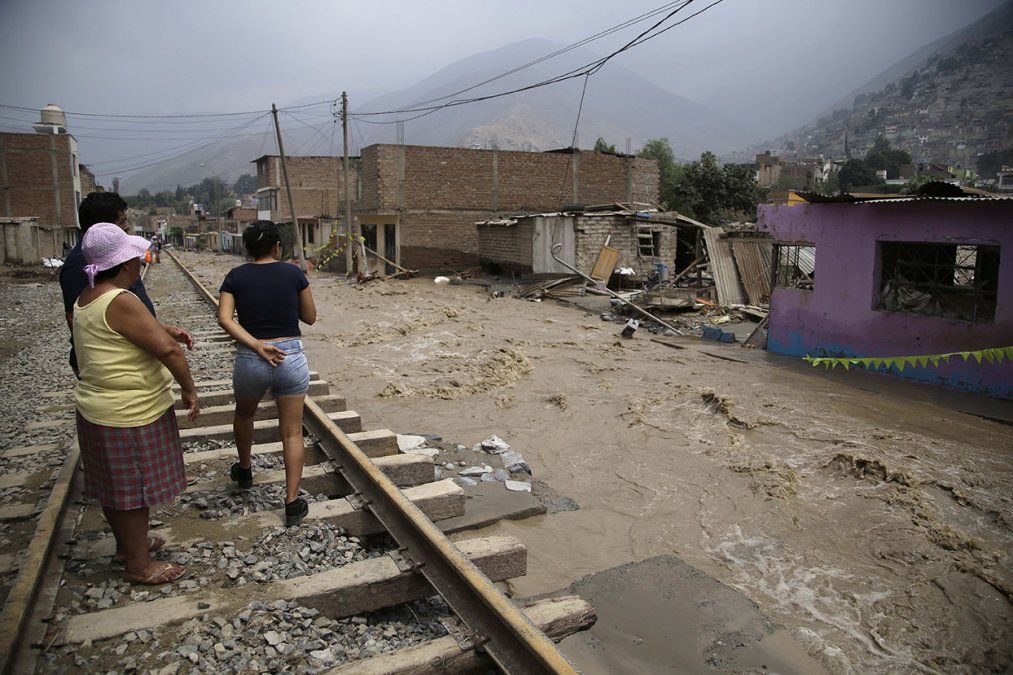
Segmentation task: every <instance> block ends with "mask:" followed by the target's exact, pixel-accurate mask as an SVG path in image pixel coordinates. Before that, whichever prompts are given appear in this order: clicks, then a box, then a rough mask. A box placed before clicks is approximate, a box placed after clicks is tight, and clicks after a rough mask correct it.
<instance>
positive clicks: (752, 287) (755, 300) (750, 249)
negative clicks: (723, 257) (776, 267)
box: [728, 237, 774, 305]
mask: <svg viewBox="0 0 1013 675" xmlns="http://www.w3.org/2000/svg"><path fill="white" fill-rule="evenodd" d="M728 241H731V242H732V253H733V254H734V255H735V264H736V265H737V266H738V268H739V276H740V277H741V279H742V286H743V287H744V288H745V289H746V295H747V296H748V297H749V302H750V304H753V305H763V304H766V303H768V302H770V263H771V257H772V256H771V252H772V251H773V249H774V246H773V243H772V242H771V241H765V240H760V239H747V238H745V237H739V238H735V239H730V240H728Z"/></svg>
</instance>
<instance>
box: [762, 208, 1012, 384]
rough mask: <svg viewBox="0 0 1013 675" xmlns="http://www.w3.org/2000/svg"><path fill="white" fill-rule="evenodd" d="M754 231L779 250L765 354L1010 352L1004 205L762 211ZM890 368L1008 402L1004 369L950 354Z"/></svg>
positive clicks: (1008, 211)
mask: <svg viewBox="0 0 1013 675" xmlns="http://www.w3.org/2000/svg"><path fill="white" fill-rule="evenodd" d="M845 198H846V197H845ZM757 226H758V227H759V228H760V229H761V230H764V231H766V232H769V233H770V234H771V236H773V238H774V239H775V242H776V244H777V246H776V247H775V255H774V289H773V292H772V294H771V300H770V322H769V328H768V335H769V337H768V340H767V349H769V350H770V351H773V352H776V353H779V354H786V355H791V356H804V355H807V354H811V355H813V356H852V357H878V356H917V355H922V354H938V353H946V352H958V351H970V350H976V349H984V348H989V347H1007V346H1011V345H1013V199H1010V198H997V199H992V198H983V197H982V198H975V197H958V198H953V197H951V198H939V197H936V198H924V197H908V198H895V199H884V200H876V201H858V200H852V201H837V202H827V203H804V204H795V205H783V206H782V205H761V206H760V208H759V213H758V217H757ZM883 370H884V369H883V367H880V371H881V372H882V371H883ZM891 372H892V373H893V374H895V375H898V374H899V375H900V376H902V377H908V378H914V379H917V380H921V381H925V382H930V383H933V384H943V385H948V386H953V387H958V388H961V389H965V390H967V391H973V392H978V393H984V394H988V395H991V396H997V397H1000V398H1013V363H1011V362H1010V361H1004V362H1002V363H997V364H989V363H987V362H985V361H983V362H982V363H980V364H979V363H978V362H977V361H975V360H974V359H973V358H972V359H970V360H968V361H967V362H964V361H963V359H961V358H959V357H958V358H955V359H950V361H949V362H948V363H945V364H944V363H940V364H939V365H938V367H933V366H931V365H929V366H928V367H925V368H921V367H919V368H911V367H908V368H906V369H905V370H904V371H903V372H899V371H898V370H897V369H896V367H894V368H892V369H891Z"/></svg>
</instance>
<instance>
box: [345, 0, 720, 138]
mask: <svg viewBox="0 0 1013 675" xmlns="http://www.w3.org/2000/svg"><path fill="white" fill-rule="evenodd" d="M692 2H694V0H684V1H683V2H682V4H680V5H679V6H678V7H676V8H675V9H674V10H672V11H671V12H669V13H668V14H666V15H665V17H664V18H662V19H661V20H660V21H658V22H656V23H654V24H653V25H651V27H650V28H648V29H647V30H646V31H643V32H642V33H640V34H639V35H637V37H635V38H633V40H630V41H629V42H627V43H626V44H625V45H623V46H622V47H620V48H619V49H617V50H615V51H613V52H612V53H610V54H609V55H607V56H604V57H602V58H599V59H596V60H595V61H592V62H590V63H587V64H585V65H583V66H580V67H578V68H575V69H573V70H570V71H568V72H566V73H563V74H561V75H557V76H555V77H552V78H549V79H547V80H542V81H541V82H536V83H533V84H529V85H526V86H523V87H518V88H516V89H511V90H508V91H503V92H498V93H495V94H488V95H485V96H477V97H473V98H468V99H460V100H453V101H449V102H447V103H444V104H441V105H438V106H422V107H415V108H402V109H400V110H387V111H378V112H366V113H355V114H354V116H356V117H359V118H360V119H362V121H363V122H367V123H370V124H396V123H397V122H406V121H411V120H414V119H418V118H420V117H424V116H426V115H430V114H432V113H434V112H436V111H437V110H442V109H444V108H449V107H454V106H459V105H467V104H470V103H478V102H480V101H487V100H490V99H496V98H501V97H503V96H510V95H512V94H517V93H520V92H524V91H530V90H532V89H537V88H540V87H545V86H549V85H551V84H557V83H559V82H564V81H566V80H571V79H574V78H577V77H581V76H583V75H588V74H591V75H593V74H594V73H597V72H598V71H600V70H601V69H602V68H603V67H604V66H605V64H606V63H608V62H609V61H610V60H611V59H613V58H614V57H616V56H618V55H619V54H621V53H623V52H625V51H627V50H629V49H632V48H633V47H635V46H637V45H640V44H643V43H644V42H647V41H648V40H651V39H653V38H655V37H657V36H658V35H661V34H662V33H664V32H667V31H669V30H671V29H672V28H675V27H677V26H680V25H682V24H684V23H686V22H687V21H689V20H690V19H692V18H694V17H696V16H699V15H700V14H702V13H704V12H706V11H707V10H709V9H711V8H712V7H714V6H716V5H719V4H721V3H722V2H724V0H714V2H711V4H709V5H707V6H706V7H704V8H703V9H701V10H699V11H698V12H695V13H694V14H691V15H689V16H687V17H685V18H683V19H681V20H680V21H677V22H676V23H674V24H672V25H671V26H667V27H665V28H664V29H662V30H659V31H657V32H655V33H653V34H652V31H655V29H657V28H658V27H659V26H661V25H662V24H663V23H665V21H668V20H669V19H670V18H672V17H673V16H674V15H675V14H677V13H678V12H679V11H681V10H682V9H684V8H685V7H686V6H688V5H689V4H690V3H692ZM403 112H419V113H420V114H418V115H415V116H413V117H406V118H402V119H399V120H392V121H373V120H368V119H365V116H378V115H391V114H397V113H403Z"/></svg>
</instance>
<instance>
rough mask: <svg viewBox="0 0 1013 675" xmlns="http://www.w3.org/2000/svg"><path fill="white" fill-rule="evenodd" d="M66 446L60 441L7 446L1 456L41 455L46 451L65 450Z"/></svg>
mask: <svg viewBox="0 0 1013 675" xmlns="http://www.w3.org/2000/svg"><path fill="white" fill-rule="evenodd" d="M63 448H64V446H63V445H62V444H60V443H46V444H43V445H24V446H22V447H20V448H7V449H6V450H4V451H3V453H0V457H27V456H28V455H41V454H43V453H46V452H56V451H57V450H63Z"/></svg>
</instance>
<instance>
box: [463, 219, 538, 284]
mask: <svg viewBox="0 0 1013 675" xmlns="http://www.w3.org/2000/svg"><path fill="white" fill-rule="evenodd" d="M477 229H478V250H479V251H480V252H481V254H480V256H479V262H480V263H481V264H482V266H483V267H489V268H491V269H500V270H504V271H506V270H510V271H515V272H519V273H521V274H525V273H528V272H530V271H531V268H532V265H533V264H534V256H533V255H532V250H533V249H532V245H533V240H534V234H535V229H534V219H533V218H524V219H523V220H520V221H519V222H518V223H517V224H515V225H495V224H488V223H482V224H480V225H478V226H477Z"/></svg>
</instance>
